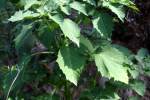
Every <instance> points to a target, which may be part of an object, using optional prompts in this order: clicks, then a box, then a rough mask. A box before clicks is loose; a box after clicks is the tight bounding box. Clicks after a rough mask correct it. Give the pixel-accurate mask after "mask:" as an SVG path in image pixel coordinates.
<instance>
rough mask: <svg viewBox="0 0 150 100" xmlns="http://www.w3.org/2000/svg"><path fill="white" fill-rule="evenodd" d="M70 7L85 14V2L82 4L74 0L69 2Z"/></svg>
mask: <svg viewBox="0 0 150 100" xmlns="http://www.w3.org/2000/svg"><path fill="white" fill-rule="evenodd" d="M70 7H71V8H73V9H75V10H77V11H79V12H81V13H83V14H84V15H87V11H86V7H85V4H82V3H80V2H77V1H74V2H73V3H71V4H70Z"/></svg>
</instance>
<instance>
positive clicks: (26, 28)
mask: <svg viewBox="0 0 150 100" xmlns="http://www.w3.org/2000/svg"><path fill="white" fill-rule="evenodd" d="M31 30H32V24H29V25H23V26H22V30H21V32H20V34H19V35H18V36H17V37H16V38H15V45H16V48H19V47H20V46H22V44H23V43H24V40H26V38H28V37H29V36H30V34H31Z"/></svg>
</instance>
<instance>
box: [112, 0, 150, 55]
mask: <svg viewBox="0 0 150 100" xmlns="http://www.w3.org/2000/svg"><path fill="white" fill-rule="evenodd" d="M135 3H136V5H137V7H138V8H139V10H140V12H139V13H133V12H132V11H130V10H129V11H128V12H127V15H126V21H125V22H124V23H123V24H122V25H120V24H118V25H116V28H115V31H114V34H113V37H112V39H113V41H114V42H115V43H118V44H122V45H124V46H126V47H128V48H129V49H130V50H132V51H133V52H136V51H137V50H139V49H140V48H141V47H144V48H147V49H149V50H150V1H149V0H136V1H135Z"/></svg>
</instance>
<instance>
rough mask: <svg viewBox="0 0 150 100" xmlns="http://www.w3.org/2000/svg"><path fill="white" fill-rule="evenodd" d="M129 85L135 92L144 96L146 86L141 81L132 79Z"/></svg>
mask: <svg viewBox="0 0 150 100" xmlns="http://www.w3.org/2000/svg"><path fill="white" fill-rule="evenodd" d="M130 87H131V88H132V89H133V90H134V91H135V92H137V93H138V94H139V95H141V96H144V94H145V91H146V86H145V84H144V83H143V82H141V81H133V82H132V83H131V84H130Z"/></svg>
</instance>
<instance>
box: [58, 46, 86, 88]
mask: <svg viewBox="0 0 150 100" xmlns="http://www.w3.org/2000/svg"><path fill="white" fill-rule="evenodd" d="M57 63H58V64H59V67H60V69H61V70H62V72H63V73H64V74H65V76H66V79H67V80H69V81H70V82H72V83H74V84H75V85H77V81H78V79H79V77H80V74H81V72H82V69H83V67H84V64H85V58H84V57H83V56H81V55H80V53H79V51H78V49H75V48H73V47H63V48H61V49H60V51H59V53H58V58H57Z"/></svg>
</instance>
